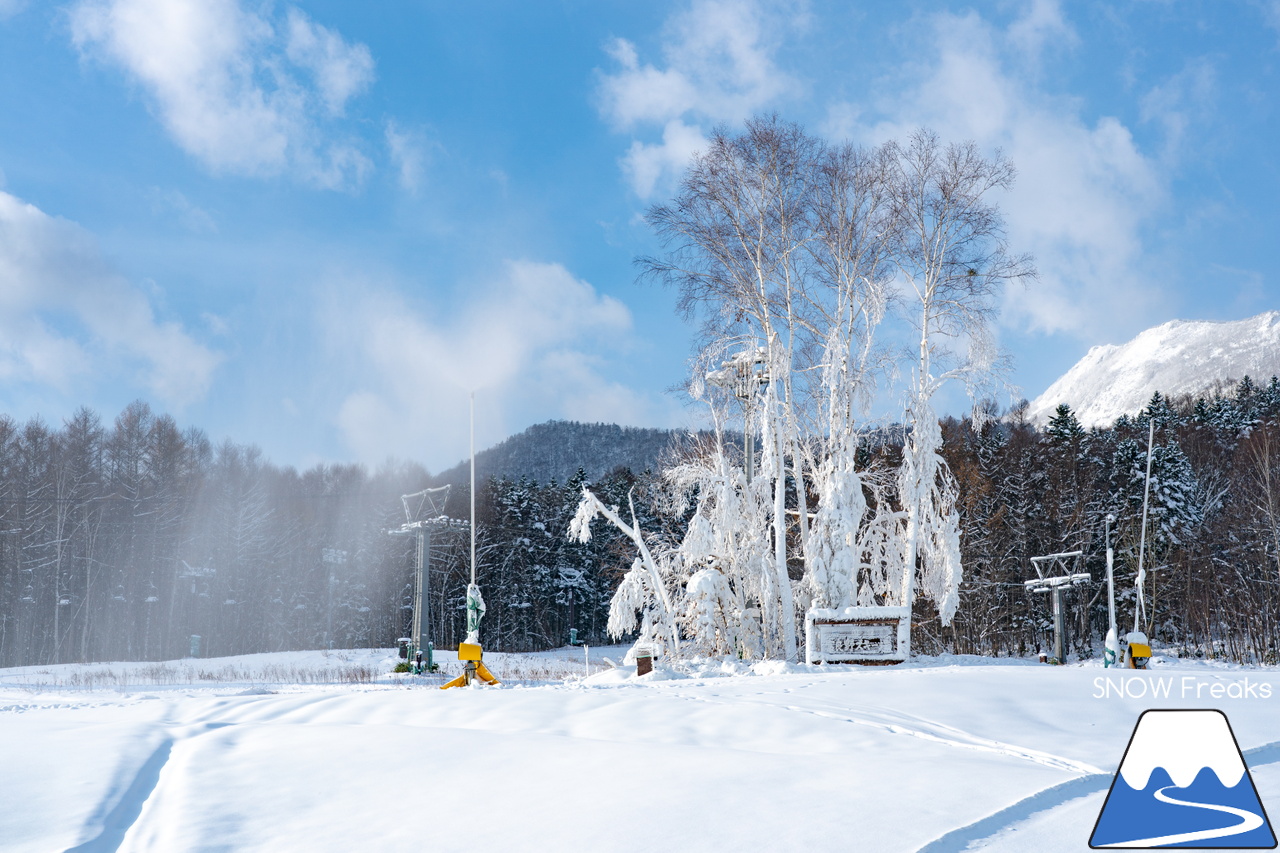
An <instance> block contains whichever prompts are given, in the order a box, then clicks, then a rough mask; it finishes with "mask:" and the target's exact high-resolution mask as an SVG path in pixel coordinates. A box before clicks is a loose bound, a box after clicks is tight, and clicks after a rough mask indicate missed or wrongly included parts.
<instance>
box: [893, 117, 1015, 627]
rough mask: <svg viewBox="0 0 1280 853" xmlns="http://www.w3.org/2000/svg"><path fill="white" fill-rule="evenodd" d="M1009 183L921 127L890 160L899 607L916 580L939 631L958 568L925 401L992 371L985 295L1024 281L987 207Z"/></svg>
mask: <svg viewBox="0 0 1280 853" xmlns="http://www.w3.org/2000/svg"><path fill="white" fill-rule="evenodd" d="M1014 175H1015V172H1014V168H1013V164H1012V163H1010V162H1009V161H1008V160H1007V159H1005V158H1004V157H1003V156H1002V155H1000V154H997V155H996V156H995V157H993V158H987V157H985V156H983V154H982V153H981V152H980V151H979V150H978V148H977V146H976V145H974V144H973V143H972V142H966V143H962V144H953V145H943V144H942V143H941V142H940V141H939V140H938V137H937V136H936V135H935V134H933V133H931V132H929V131H924V130H921V131H917V132H916V133H915V134H913V135H912V137H911V140H910V142H909V144H908V145H907V147H906V148H904V149H902V150H900V151H898V152H897V156H896V158H895V170H894V177H893V183H894V196H895V214H894V217H893V219H894V223H895V227H896V235H895V236H896V245H895V248H894V252H893V254H892V258H893V263H894V265H895V266H896V268H897V272H898V275H899V277H900V279H901V282H902V284H903V292H904V294H905V296H904V301H905V302H906V305H905V308H904V311H905V314H906V316H907V318H908V319H909V320H910V322H911V324H912V326H913V327H914V329H915V332H916V336H917V337H916V341H915V347H914V353H913V355H912V358H911V361H912V363H911V372H912V375H911V380H910V387H909V389H908V393H907V407H906V411H907V426H908V427H909V433H908V436H907V441H906V446H905V447H904V449H903V463H902V468H901V470H900V472H899V480H898V483H899V494H900V499H901V502H902V505H903V507H904V508H905V510H906V513H907V518H906V532H905V548H904V552H905V558H906V571H905V572H904V573H903V588H902V603H903V604H906V605H910V604H911V602H912V598H913V594H914V592H915V589H916V586H917V575H918V576H919V582H918V586H919V591H920V592H921V593H923V594H924V595H925V596H926V598H928V599H929V600H930V601H932V602H933V603H934V605H935V606H936V607H937V608H938V614H939V616H940V618H941V621H942V623H943V624H944V625H947V624H950V622H951V619H952V617H953V616H954V615H955V612H956V608H957V606H958V605H959V592H960V582H961V579H962V576H963V569H962V567H961V563H960V532H959V516H958V515H957V513H956V508H955V495H956V487H955V482H954V479H953V478H952V477H951V474H950V472H949V471H948V470H947V467H946V463H945V462H944V461H943V459H942V457H941V455H940V454H939V450H940V448H941V445H942V433H941V430H940V429H939V427H938V416H937V412H936V411H935V410H934V406H933V400H934V398H935V396H936V395H937V393H938V391H939V390H940V389H941V388H942V386H943V385H944V384H946V383H947V382H948V381H951V380H958V381H961V382H963V383H964V384H965V386H966V389H967V390H969V391H970V393H971V395H974V396H976V395H977V393H979V392H980V390H981V389H983V388H984V387H987V386H988V385H989V383H990V381H991V380H992V379H993V378H994V377H995V376H996V375H997V374H998V370H999V366H1000V365H999V363H998V359H997V358H996V356H995V347H994V343H993V339H992V329H991V322H992V317H993V314H994V310H995V309H994V305H993V300H994V297H995V295H996V294H997V293H998V292H999V291H1000V290H1001V288H1003V287H1005V286H1006V285H1007V284H1008V283H1011V282H1017V281H1021V280H1024V279H1026V278H1029V277H1032V276H1034V275H1035V270H1034V267H1033V266H1032V264H1031V260H1030V258H1029V257H1026V256H1013V255H1010V254H1009V253H1008V251H1007V245H1006V239H1005V232H1004V221H1003V219H1002V217H1001V215H1000V211H999V208H998V207H997V206H996V205H995V203H994V202H993V201H992V199H991V196H992V194H994V193H995V192H998V191H1001V190H1006V189H1008V188H1009V187H1010V186H1011V185H1012V183H1013V179H1014Z"/></svg>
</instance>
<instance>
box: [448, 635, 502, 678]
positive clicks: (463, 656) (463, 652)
mask: <svg viewBox="0 0 1280 853" xmlns="http://www.w3.org/2000/svg"><path fill="white" fill-rule="evenodd" d="M458 660H464V661H466V662H467V668H466V669H464V670H463V671H462V674H461V675H459V676H458V677H457V678H455V679H453V680H452V681H450V682H448V683H446V684H442V685H440V689H441V690H448V689H449V688H450V687H467V686H468V685H470V684H471V680H472V679H473V678H478V679H480V680H481V681H483V682H484V683H485V684H501V683H502V682H501V681H499V680H498V679H497V678H495V677H494V675H493V673H492V672H490V671H489V668H488V667H487V666H485V665H484V663H483V662H482V661H481V660H480V647H479V646H478V645H475V644H474V643H459V644H458Z"/></svg>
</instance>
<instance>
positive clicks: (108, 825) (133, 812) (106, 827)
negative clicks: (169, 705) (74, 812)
mask: <svg viewBox="0 0 1280 853" xmlns="http://www.w3.org/2000/svg"><path fill="white" fill-rule="evenodd" d="M173 744H174V739H173V738H171V737H168V738H165V739H164V740H163V741H161V742H160V745H159V746H157V747H156V748H155V751H154V752H152V753H151V756H150V757H149V758H148V759H147V760H146V761H144V762H143V763H142V767H140V768H139V769H138V772H137V773H135V774H134V776H133V779H132V780H131V781H130V782H129V784H128V786H127V787H125V789H124V791H123V792H120V791H119V790H118V789H117V790H116V791H113V792H112V793H111V794H110V795H109V796H108V797H107V799H106V800H105V801H104V803H103V805H102V806H101V807H99V810H98V812H97V813H96V814H95V815H93V816H91V817H90V818H89V823H90V824H91V825H92V824H98V823H100V824H101V826H102V831H101V832H99V833H98V835H97V837H95V838H92V839H90V840H88V841H86V842H84V843H83V844H77V845H76V846H75V847H72V848H69V849H68V850H67V851H66V853H116V851H117V850H119V849H120V845H121V844H123V843H124V837H125V835H127V834H128V832H129V830H130V829H132V828H133V826H134V824H135V823H137V821H138V816H139V815H141V814H142V807H143V806H144V805H145V804H146V802H147V800H148V799H149V798H150V797H151V795H152V793H153V792H154V791H155V789H156V786H157V785H159V784H160V772H161V771H162V770H164V767H165V765H166V764H168V763H169V755H170V754H171V753H172V752H173ZM117 796H118V797H119V799H118V800H117V802H116V803H115V805H114V806H113V807H111V809H110V810H109V811H106V815H105V816H104V817H102V818H98V817H97V815H98V814H102V812H103V811H104V810H106V805H107V803H109V802H110V801H112V800H115V799H116V798H117Z"/></svg>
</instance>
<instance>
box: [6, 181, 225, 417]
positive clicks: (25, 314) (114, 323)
mask: <svg viewBox="0 0 1280 853" xmlns="http://www.w3.org/2000/svg"><path fill="white" fill-rule="evenodd" d="M0 282H3V287H0V376H3V377H4V378H5V379H7V380H9V381H16V382H29V383H36V384H41V385H50V386H53V387H55V388H57V389H59V390H61V391H68V390H71V389H72V388H74V387H75V385H76V383H78V382H86V381H96V380H100V379H102V378H105V377H106V376H107V374H109V373H111V372H112V371H119V372H123V373H126V374H128V375H129V376H130V379H131V380H132V381H135V382H138V383H139V384H141V385H143V386H145V387H146V388H147V389H148V390H150V391H151V392H152V393H154V394H155V395H157V396H158V397H159V398H161V399H162V400H164V401H165V402H167V403H169V404H172V405H175V406H181V405H184V404H186V403H190V402H193V401H195V400H198V399H200V398H201V397H203V396H204V395H205V393H206V392H207V390H208V387H209V383H210V381H211V379H212V376H213V372H214V370H215V368H216V367H217V365H218V363H219V362H220V361H221V358H222V357H221V356H220V355H219V354H218V353H215V352H213V351H211V350H209V349H208V348H206V347H205V346H203V345H202V344H200V343H198V342H197V341H195V340H194V339H192V338H191V337H190V336H189V335H188V334H187V333H186V332H185V331H184V330H183V329H182V327H181V326H180V325H179V324H177V323H174V322H166V321H163V320H160V319H158V318H157V317H156V316H155V312H154V311H153V310H152V307H151V303H150V302H149V300H148V299H147V297H146V296H145V295H144V294H143V293H142V292H140V291H139V290H138V289H137V288H135V287H133V286H132V285H130V284H129V282H127V281H126V280H125V279H124V278H123V277H121V276H120V275H119V274H118V273H116V272H115V271H114V270H112V269H111V268H110V266H109V265H108V264H107V263H106V261H105V260H104V259H103V257H102V253H101V251H100V250H99V249H98V246H97V243H96V241H94V239H93V238H92V236H91V235H90V234H88V233H87V232H86V231H85V230H84V229H82V228H80V227H79V226H77V225H75V224H74V223H71V222H68V221H66V220H63V219H57V218H54V217H51V216H49V215H48V214H46V213H44V212H43V211H41V210H39V209H38V208H36V207H34V206H33V205H30V204H27V203H25V202H23V201H22V200H20V199H18V198H16V197H14V196H12V195H10V194H8V193H5V192H0Z"/></svg>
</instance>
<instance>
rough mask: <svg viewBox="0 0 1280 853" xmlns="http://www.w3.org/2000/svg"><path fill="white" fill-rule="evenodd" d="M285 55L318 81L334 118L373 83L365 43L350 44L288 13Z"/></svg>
mask: <svg viewBox="0 0 1280 853" xmlns="http://www.w3.org/2000/svg"><path fill="white" fill-rule="evenodd" d="M288 30H289V35H288V44H287V46H286V48H285V54H286V55H287V56H288V57H289V59H290V60H291V61H292V62H293V63H294V64H295V65H297V66H298V67H300V68H305V69H307V70H308V71H310V72H311V74H312V75H313V77H314V78H315V82H316V86H317V88H319V90H320V95H321V96H322V97H323V99H324V102H325V106H326V107H328V109H329V113H330V114H331V115H342V111H343V110H344V109H345V108H346V105H347V101H348V100H349V99H350V98H351V97H353V96H354V95H358V94H360V93H361V92H363V91H364V90H365V89H367V88H368V87H369V85H370V84H371V83H373V56H372V55H371V54H370V53H369V48H368V47H366V46H364V45H363V44H354V45H351V44H347V43H346V42H345V41H343V39H342V36H340V35H338V34H337V33H336V32H334V31H333V30H331V29H329V28H327V27H323V26H321V25H320V24H317V23H315V22H313V21H312V20H311V19H310V18H308V17H307V16H306V15H304V14H303V13H302V12H299V11H298V10H297V9H290V10H289V23H288Z"/></svg>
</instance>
